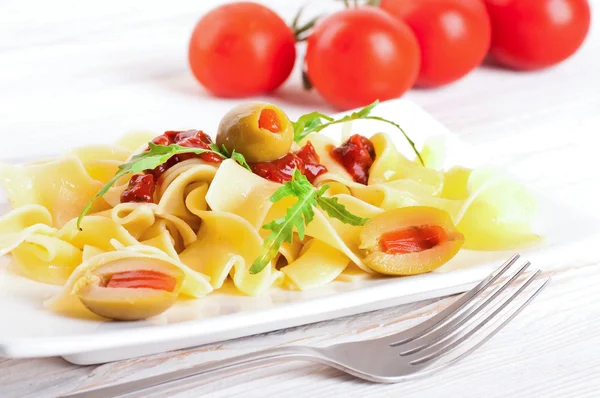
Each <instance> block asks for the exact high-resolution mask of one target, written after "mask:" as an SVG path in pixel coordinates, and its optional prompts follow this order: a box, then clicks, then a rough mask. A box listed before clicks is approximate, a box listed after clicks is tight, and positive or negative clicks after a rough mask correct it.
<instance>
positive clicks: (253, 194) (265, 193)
mask: <svg viewBox="0 0 600 398" xmlns="http://www.w3.org/2000/svg"><path fill="white" fill-rule="evenodd" d="M230 181H235V182H236V183H235V184H233V185H232V184H231V183H230ZM280 186H281V185H279V184H275V183H273V182H271V181H268V180H265V179H264V178H261V177H259V176H257V175H255V174H253V173H251V172H249V171H247V170H246V169H244V168H243V167H241V166H240V165H238V164H237V163H235V162H233V161H229V160H227V161H225V162H223V164H222V165H221V168H220V169H219V171H218V172H217V174H216V176H215V179H214V180H213V183H212V184H211V187H210V189H209V191H208V194H207V196H206V199H207V201H208V204H209V206H210V208H211V209H212V210H217V211H223V212H228V213H233V214H236V215H238V216H240V217H243V218H245V219H246V220H247V221H248V222H250V223H251V224H252V225H253V226H254V228H255V229H256V230H258V231H260V228H261V227H262V225H264V224H266V223H268V222H270V221H273V220H275V219H278V218H281V217H283V216H284V215H285V213H286V212H287V209H288V208H289V207H290V206H291V205H292V204H293V203H294V200H295V199H294V198H292V197H287V198H284V199H283V200H281V201H278V202H277V203H272V202H271V201H270V200H269V198H270V197H271V195H272V194H273V192H275V190H276V189H277V188H278V187H280ZM257 209H258V210H257ZM259 233H260V234H261V236H263V238H264V237H265V236H266V235H268V231H265V230H263V231H260V232H259ZM305 234H306V236H310V237H313V238H316V239H319V240H321V241H323V242H325V243H327V244H328V245H330V246H332V247H334V248H335V249H337V250H339V251H341V252H342V253H344V254H345V255H346V256H348V257H349V258H350V259H351V260H352V261H354V262H355V263H357V264H358V265H359V267H361V268H363V269H364V270H365V271H367V272H370V269H369V268H368V267H366V266H365V265H364V264H363V263H362V260H361V259H360V258H359V257H358V256H357V255H356V254H355V253H353V252H352V251H351V250H350V249H349V248H348V247H347V246H346V245H345V243H344V242H343V240H342V239H340V237H339V236H338V234H337V232H336V231H335V229H334V228H333V227H332V226H331V224H330V223H329V222H328V220H327V218H326V217H325V216H324V215H323V214H322V213H321V211H320V210H318V209H316V210H315V218H314V219H313V221H312V222H311V223H310V224H308V225H307V227H306V231H305Z"/></svg>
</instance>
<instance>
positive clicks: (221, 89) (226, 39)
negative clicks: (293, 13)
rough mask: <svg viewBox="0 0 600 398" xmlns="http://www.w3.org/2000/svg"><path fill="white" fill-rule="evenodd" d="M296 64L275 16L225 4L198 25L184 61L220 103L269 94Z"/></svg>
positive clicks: (289, 35) (256, 7)
mask: <svg viewBox="0 0 600 398" xmlns="http://www.w3.org/2000/svg"><path fill="white" fill-rule="evenodd" d="M295 60H296V47H295V39H294V33H293V32H292V30H291V29H290V28H289V27H288V26H287V25H286V23H285V22H284V21H283V19H281V18H280V17H279V16H278V15H277V14H275V13H274V12H273V11H271V10H270V9H268V8H267V7H265V6H263V5H260V4H256V3H247V2H240V3H231V4H225V5H222V6H220V7H217V8H215V9H214V10H212V11H210V12H209V13H207V14H206V15H204V16H203V17H202V19H200V21H199V22H198V24H197V25H196V28H195V29H194V32H193V33H192V38H191V40H190V47H189V61H190V67H191V68H192V72H193V73H194V76H195V77H196V79H198V81H199V82H200V83H201V84H202V85H203V86H204V87H206V89H208V91H210V92H211V93H213V94H214V95H217V96H221V97H246V96H252V95H258V94H262V93H265V92H269V91H272V90H274V89H276V88H277V87H279V86H280V85H281V84H282V83H283V82H284V81H285V80H286V79H287V78H288V76H289V75H290V72H291V71H292V68H293V67H294V62H295Z"/></svg>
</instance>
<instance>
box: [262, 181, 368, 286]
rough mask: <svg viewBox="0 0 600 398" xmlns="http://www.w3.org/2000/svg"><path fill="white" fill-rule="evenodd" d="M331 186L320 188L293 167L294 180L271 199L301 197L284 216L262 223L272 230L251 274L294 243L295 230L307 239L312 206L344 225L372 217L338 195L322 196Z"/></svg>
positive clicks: (311, 217)
mask: <svg viewBox="0 0 600 398" xmlns="http://www.w3.org/2000/svg"><path fill="white" fill-rule="evenodd" d="M328 188H329V186H327V185H324V186H322V187H321V188H320V189H318V190H317V188H315V187H314V186H313V185H312V184H311V183H310V182H309V181H308V179H307V178H306V177H305V176H304V175H303V174H302V173H300V171H299V170H298V169H294V171H293V173H292V180H291V181H287V182H285V183H284V184H283V186H282V187H280V188H279V189H277V190H276V191H275V192H274V193H273V195H271V198H270V200H271V202H273V203H276V202H279V201H280V200H282V199H284V198H286V197H288V196H293V197H296V198H298V200H297V201H296V203H295V204H294V205H293V206H292V207H290V208H288V209H287V212H286V214H285V216H283V217H281V218H278V219H276V220H273V221H271V222H270V223H267V224H265V225H263V228H264V229H268V230H271V233H270V234H269V235H268V236H267V237H266V239H265V241H264V243H263V251H262V254H261V255H260V256H259V257H258V258H257V259H256V260H254V263H253V264H252V266H251V267H250V273H251V274H257V273H259V272H260V271H262V270H263V269H264V268H265V267H266V266H267V265H268V264H269V262H270V261H271V260H272V259H273V258H274V257H275V256H276V255H277V253H278V252H279V248H280V247H281V245H282V244H283V242H288V243H292V240H293V238H294V229H295V230H296V232H297V233H298V237H299V238H300V239H304V228H305V226H306V225H308V224H309V223H310V222H311V221H312V220H313V218H314V216H315V213H314V209H313V207H317V206H318V207H321V208H322V209H323V210H324V211H325V212H326V213H327V214H328V215H329V216H330V217H333V218H337V219H338V220H340V221H342V222H343V223H345V224H351V225H364V223H366V222H367V221H368V220H369V219H367V218H362V217H358V216H356V215H354V214H352V213H350V212H349V211H348V210H346V207H345V206H344V205H343V204H341V203H339V201H338V199H337V198H328V197H325V196H323V195H324V194H325V191H327V189H328Z"/></svg>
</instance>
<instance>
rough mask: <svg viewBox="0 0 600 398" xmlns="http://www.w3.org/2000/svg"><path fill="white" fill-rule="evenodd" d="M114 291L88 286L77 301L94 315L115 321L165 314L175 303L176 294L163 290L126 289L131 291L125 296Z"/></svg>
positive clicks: (135, 319)
mask: <svg viewBox="0 0 600 398" xmlns="http://www.w3.org/2000/svg"><path fill="white" fill-rule="evenodd" d="M111 290H112V291H111ZM114 290H115V289H107V288H100V287H91V286H90V287H87V288H85V289H82V290H81V291H80V292H79V294H78V297H79V301H81V303H82V304H83V305H85V307H86V308H87V309H88V310H90V311H92V312H93V313H94V314H96V315H100V316H101V317H104V318H108V319H114V320H117V321H137V320H140V319H146V318H150V317H153V316H156V315H159V314H161V313H163V312H165V311H166V310H168V309H169V308H170V307H171V306H172V305H173V304H175V301H177V294H175V293H172V292H166V291H164V290H154V289H127V290H131V291H132V292H131V293H132V294H127V295H122V294H119V295H117V294H115V293H117V292H115V291H114ZM119 290H121V289H119ZM142 290H145V291H143V292H142Z"/></svg>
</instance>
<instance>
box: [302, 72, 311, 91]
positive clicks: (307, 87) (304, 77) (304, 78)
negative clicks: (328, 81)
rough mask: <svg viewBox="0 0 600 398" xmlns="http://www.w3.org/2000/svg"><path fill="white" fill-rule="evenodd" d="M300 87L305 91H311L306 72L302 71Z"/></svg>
mask: <svg viewBox="0 0 600 398" xmlns="http://www.w3.org/2000/svg"><path fill="white" fill-rule="evenodd" d="M302 87H303V88H304V89H305V90H307V91H308V90H312V88H313V85H312V82H311V81H310V78H309V77H308V73H307V72H306V70H302Z"/></svg>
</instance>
